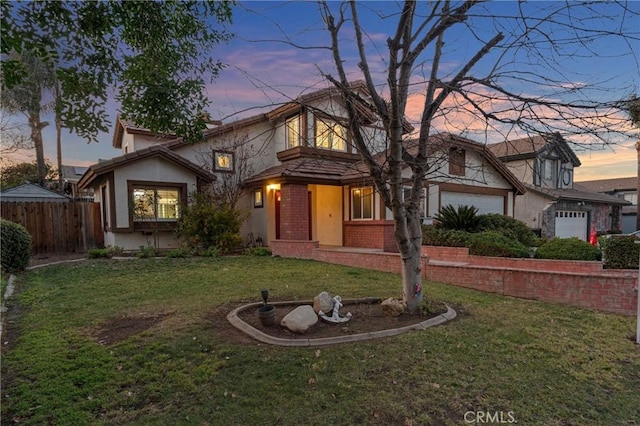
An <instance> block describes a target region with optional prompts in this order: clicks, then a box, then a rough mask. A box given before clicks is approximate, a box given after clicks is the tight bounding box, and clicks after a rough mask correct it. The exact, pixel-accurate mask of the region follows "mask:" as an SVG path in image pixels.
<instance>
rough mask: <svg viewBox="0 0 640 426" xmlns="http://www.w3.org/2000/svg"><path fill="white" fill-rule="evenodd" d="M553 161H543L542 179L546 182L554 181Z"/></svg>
mask: <svg viewBox="0 0 640 426" xmlns="http://www.w3.org/2000/svg"><path fill="white" fill-rule="evenodd" d="M553 163H554V161H553V160H549V159H545V160H542V179H544V180H552V179H553V168H554V167H553Z"/></svg>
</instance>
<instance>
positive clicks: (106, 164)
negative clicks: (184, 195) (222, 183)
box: [78, 145, 215, 188]
mask: <svg viewBox="0 0 640 426" xmlns="http://www.w3.org/2000/svg"><path fill="white" fill-rule="evenodd" d="M153 157H160V158H163V159H165V160H167V161H169V162H172V163H174V164H176V165H178V166H181V167H183V168H185V169H187V170H189V171H191V172H192V173H194V174H195V175H196V176H198V177H199V178H200V179H202V180H204V181H206V182H213V181H214V180H215V176H214V175H212V174H211V173H209V172H208V171H206V170H204V169H203V168H202V167H200V166H198V165H197V164H195V163H193V162H191V161H189V160H187V159H186V158H184V157H182V156H180V155H178V154H176V153H174V152H172V151H170V150H169V149H167V148H166V147H164V146H163V145H151V146H150V147H147V148H144V149H141V150H138V151H133V152H130V153H128V154H125V155H121V156H119V157H114V158H112V159H110V160H106V161H102V162H100V163H97V164H94V165H92V166H90V167H89V168H88V170H87V171H86V173H85V174H84V175H83V176H82V178H80V181H79V182H78V187H80V188H88V187H89V186H90V185H91V183H92V182H94V181H95V180H96V179H98V178H99V177H100V176H102V175H104V174H105V173H108V172H111V171H113V170H115V169H117V168H119V167H122V166H124V165H128V164H132V163H135V162H137V161H140V160H143V159H147V158H153Z"/></svg>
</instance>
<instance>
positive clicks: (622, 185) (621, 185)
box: [575, 176, 638, 192]
mask: <svg viewBox="0 0 640 426" xmlns="http://www.w3.org/2000/svg"><path fill="white" fill-rule="evenodd" d="M575 184H576V186H577V185H580V187H582V188H584V189H588V190H589V191H594V192H616V191H636V190H637V184H638V180H637V178H636V177H635V176H633V177H625V178H616V179H598V180H586V181H582V182H575Z"/></svg>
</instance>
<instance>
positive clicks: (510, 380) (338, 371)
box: [2, 256, 640, 425]
mask: <svg viewBox="0 0 640 426" xmlns="http://www.w3.org/2000/svg"><path fill="white" fill-rule="evenodd" d="M16 287H17V291H18V295H17V296H16V297H15V298H14V300H13V301H12V303H13V304H14V305H17V306H16V307H17V308H19V316H18V317H17V318H16V321H17V324H19V325H20V335H19V337H18V339H17V340H16V341H10V342H9V343H8V345H5V346H4V347H3V353H2V424H7V425H8V424H12V423H14V422H18V423H19V424H32V425H41V424H59V425H84V424H105V425H114V424H127V425H129V424H134V425H135V424H139V425H181V424H184V425H209V424H210V425H263V424H264V425H352V424H353V425H355V424H380V425H410V424H413V425H426V424H434V425H441V424H471V423H465V416H466V419H467V420H475V419H477V417H476V415H479V416H484V417H482V418H483V419H486V414H485V413H487V412H488V413H489V416H491V417H490V419H491V420H502V421H504V422H509V421H514V420H515V421H517V422H518V424H520V425H531V424H533V425H536V424H539V425H614V424H639V423H640V348H638V347H636V346H635V345H634V343H633V342H632V341H631V339H630V337H632V335H633V334H634V331H635V319H634V318H630V317H622V316H617V315H611V314H604V313H600V312H593V311H589V310H584V309H577V308H571V307H566V306H558V305H551V304H546V303H540V302H535V301H527V300H519V299H513V298H507V297H500V296H496V295H490V294H484V293H480V292H475V291H471V290H465V289H460V288H456V287H451V286H447V285H442V284H435V283H425V286H424V287H425V290H426V292H427V294H429V295H430V296H432V297H434V298H437V299H441V300H445V301H447V302H449V303H450V304H452V305H455V306H457V307H460V308H461V315H460V316H459V318H458V319H456V320H455V321H453V322H450V323H448V324H446V325H443V326H439V327H435V328H431V329H428V330H425V331H416V332H410V333H407V334H403V335H400V336H396V337H392V338H387V339H383V340H373V341H369V342H364V343H355V344H344V345H341V346H333V347H323V348H321V349H317V348H303V349H300V348H298V349H288V348H282V347H274V346H268V345H263V344H257V343H255V344H254V343H252V344H238V343H233V342H230V341H229V340H227V339H223V338H222V337H221V336H220V335H218V334H216V332H215V330H214V327H212V325H211V312H213V311H215V310H216V308H217V307H219V306H221V305H224V304H228V303H229V302H236V301H240V300H243V301H258V300H260V296H259V291H260V289H261V288H268V289H269V290H270V293H271V295H272V296H273V297H277V298H278V299H295V298H298V299H310V298H312V297H313V296H315V295H316V294H317V293H318V292H320V291H322V290H327V291H329V292H331V293H332V294H340V295H341V296H342V297H348V298H351V297H361V296H378V297H383V298H384V297H389V296H398V293H399V292H400V288H401V287H400V278H399V276H397V275H393V274H385V273H380V272H371V271H365V270H361V269H354V268H347V267H340V266H334V265H327V264H322V263H317V262H311V261H297V260H290V259H282V258H260V257H246V256H245V257H230V258H222V259H204V258H197V259H159V260H156V259H142V260H128V261H108V260H102V261H87V262H83V263H75V264H71V265H67V266H53V267H49V268H44V269H39V270H34V271H31V272H29V273H25V274H24V275H21V276H19V278H18V280H17V281H16ZM154 314H166V316H165V317H164V320H163V321H162V322H161V323H159V324H156V325H155V326H153V327H152V328H150V329H148V330H147V331H144V332H142V333H141V334H138V335H135V336H133V337H130V338H129V339H127V340H124V341H121V342H119V343H115V344H113V345H101V344H100V343H98V342H97V341H96V339H95V338H93V337H91V333H92V330H95V329H97V328H99V327H100V326H101V325H103V324H105V323H107V322H108V321H110V320H113V319H116V318H119V317H123V316H132V317H135V316H141V315H145V316H150V315H154ZM4 340H6V338H5V339H4ZM465 413H466V414H465ZM498 416H501V417H498ZM478 423H479V422H476V424H478Z"/></svg>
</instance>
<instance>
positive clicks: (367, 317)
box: [227, 303, 446, 339]
mask: <svg viewBox="0 0 640 426" xmlns="http://www.w3.org/2000/svg"><path fill="white" fill-rule="evenodd" d="M297 306H299V305H279V306H277V307H276V323H275V325H272V326H264V325H262V323H261V322H260V318H259V317H258V313H257V308H249V309H245V310H243V311H241V312H239V313H238V317H239V318H240V319H241V320H243V321H244V322H246V323H247V324H249V325H251V326H252V327H254V328H255V329H257V330H260V331H262V332H263V333H265V334H268V335H270V336H273V337H278V338H282V339H318V338H323V337H338V336H346V335H352V334H362V333H370V332H375V331H381V330H389V329H395V328H401V327H406V326H409V325H414V324H418V323H420V322H422V321H425V320H427V319H429V318H432V317H435V316H437V315H439V314H441V313H443V312H445V311H446V308H444V306H443V307H442V310H441V311H438V312H436V313H433V314H430V315H409V314H402V315H400V316H397V317H391V316H388V315H385V314H384V313H383V312H382V307H381V305H380V303H353V304H345V305H344V307H343V308H342V309H341V310H340V315H341V316H345V315H346V314H347V312H350V313H351V315H352V317H351V319H350V320H349V321H348V322H345V323H341V324H333V323H328V322H325V321H323V320H319V321H318V323H316V324H315V325H314V326H313V327H311V328H310V329H309V330H308V331H307V332H306V333H304V334H296V333H293V332H291V331H289V330H288V329H287V328H285V327H283V326H281V325H280V321H282V318H284V317H285V315H287V314H288V313H289V312H291V311H292V310H293V309H295V308H296V307H297ZM236 307H237V306H236ZM231 309H233V308H231ZM227 322H228V321H227ZM236 333H242V332H240V331H239V330H236ZM242 334H244V333H242Z"/></svg>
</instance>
